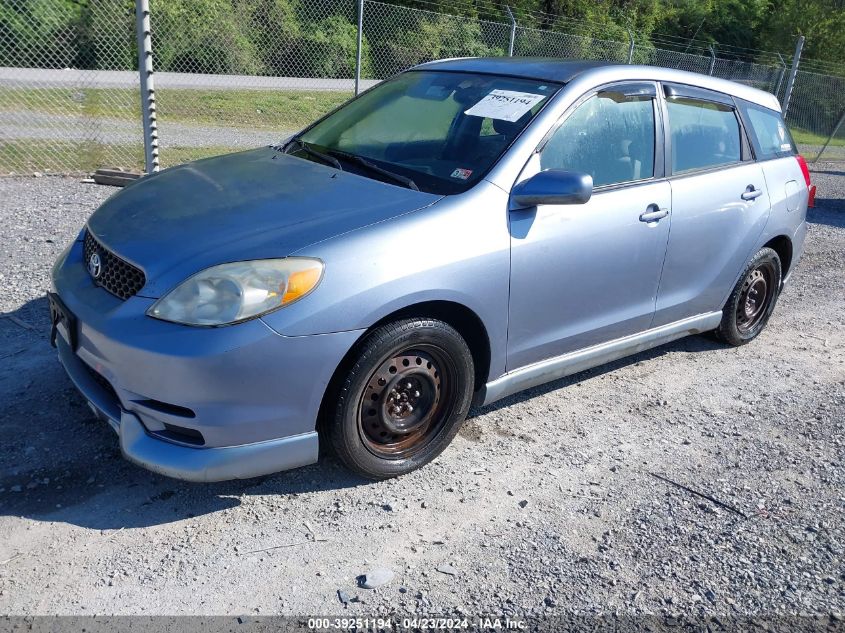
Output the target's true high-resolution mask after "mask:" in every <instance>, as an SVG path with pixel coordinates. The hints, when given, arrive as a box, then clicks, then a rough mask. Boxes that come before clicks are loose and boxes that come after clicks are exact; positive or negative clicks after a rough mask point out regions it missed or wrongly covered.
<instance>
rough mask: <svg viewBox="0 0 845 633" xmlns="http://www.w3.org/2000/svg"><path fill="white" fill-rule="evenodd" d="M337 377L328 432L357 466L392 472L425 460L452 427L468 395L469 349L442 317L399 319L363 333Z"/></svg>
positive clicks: (372, 472)
mask: <svg viewBox="0 0 845 633" xmlns="http://www.w3.org/2000/svg"><path fill="white" fill-rule="evenodd" d="M338 382H339V384H338V390H337V393H336V394H335V395H334V396H333V397H334V401H335V403H336V404H335V407H334V410H333V415H332V416H331V418H330V419H329V420H327V428H326V429H325V433H324V435H325V436H326V439H327V440H328V441H329V443H330V444H331V446H332V448H333V449H334V451H335V452H336V453H337V454H338V455H339V456H340V458H341V459H342V460H343V462H344V463H345V464H346V465H347V466H348V467H349V468H351V469H352V470H354V471H356V472H358V473H359V474H361V475H364V476H365V477H368V478H372V479H384V478H387V477H394V476H397V475H401V474H404V473H406V472H410V471H411V470H414V469H416V468H419V467H420V466H423V465H424V464H426V463H428V462H430V461H431V460H432V459H434V458H435V457H437V455H439V454H440V453H441V452H442V451H443V450H444V449H445V448H446V446H448V445H449V442H451V440H452V438H453V437H454V436H455V434H456V433H457V432H458V429H459V428H460V425H461V423H462V422H463V420H464V418H465V417H466V414H467V411H468V410H469V405H470V401H471V398H472V390H473V385H474V368H473V362H472V354H471V352H470V350H469V348H468V347H467V344H466V342H465V341H464V340H463V338H461V336H460V334H458V332H457V331H455V329H454V328H452V327H451V326H450V325H448V324H446V323H443V322H442V321H437V320H434V319H408V320H403V321H398V322H396V323H391V324H388V325H385V326H382V327H380V328H378V329H376V330H374V331H373V332H371V333H370V334H369V335H368V336H367V338H366V339H365V340H364V341H363V342H362V344H361V345H360V346H359V349H358V350H357V353H356V357H355V360H354V364H353V365H352V367H351V369H350V371H349V373H348V375H346V376H345V379H344V380H343V381H342V383H341V382H340V381H338Z"/></svg>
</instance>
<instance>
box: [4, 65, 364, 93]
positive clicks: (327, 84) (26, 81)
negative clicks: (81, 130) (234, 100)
mask: <svg viewBox="0 0 845 633" xmlns="http://www.w3.org/2000/svg"><path fill="white" fill-rule="evenodd" d="M377 83H378V81H377V80H374V79H364V80H362V81H361V87H362V89H366V88H369V87H371V86H374V85H375V84H377ZM0 86H5V87H9V88H61V87H65V88H135V87H137V86H138V74H137V73H136V72H134V71H123V70H76V69H72V68H67V69H42V68H4V67H0ZM155 86H156V88H194V89H202V90H232V89H233V88H238V89H242V90H349V91H352V90H354V88H355V80H354V79H352V78H350V79H316V78H309V77H257V76H253V75H204V74H193V73H163V72H162V73H158V72H157V73H155Z"/></svg>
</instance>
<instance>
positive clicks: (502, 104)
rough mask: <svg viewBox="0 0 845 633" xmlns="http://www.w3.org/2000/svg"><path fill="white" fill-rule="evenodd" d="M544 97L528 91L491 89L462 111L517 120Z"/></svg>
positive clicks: (503, 119) (502, 119)
mask: <svg viewBox="0 0 845 633" xmlns="http://www.w3.org/2000/svg"><path fill="white" fill-rule="evenodd" d="M545 98H546V95H536V94H532V93H530V92H515V91H513V90H493V91H492V92H491V93H490V94H488V95H487V96H486V97H484V98H483V99H482V100H481V101H479V102H478V103H476V104H475V105H474V106H472V107H471V108H470V109H469V110H467V111H466V112H464V114H466V115H467V116H482V117H487V118H490V119H498V120H500V121H510V122H511V123H513V122H514V121H519V119H520V117H521V116H522V115H523V114H525V113H526V112H528V111H529V110H530V109H531V108H533V107H534V106H535V105H537V104H538V103H539V102H540V101H542V100H543V99H545Z"/></svg>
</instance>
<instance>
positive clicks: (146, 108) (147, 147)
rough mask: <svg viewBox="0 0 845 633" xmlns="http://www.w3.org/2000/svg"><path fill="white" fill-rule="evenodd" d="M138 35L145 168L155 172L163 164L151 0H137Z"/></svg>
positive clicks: (136, 31) (136, 25)
mask: <svg viewBox="0 0 845 633" xmlns="http://www.w3.org/2000/svg"><path fill="white" fill-rule="evenodd" d="M135 34H136V37H137V38H138V77H139V79H140V82H141V120H142V123H143V125H144V171H146V172H147V173H148V174H151V173H153V172H156V171H158V170H159V163H158V125H157V124H156V94H155V86H154V84H153V43H152V37H151V31H150V2H149V0H135Z"/></svg>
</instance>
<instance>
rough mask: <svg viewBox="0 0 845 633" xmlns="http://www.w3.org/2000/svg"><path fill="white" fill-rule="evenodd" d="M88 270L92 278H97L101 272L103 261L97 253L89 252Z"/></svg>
mask: <svg viewBox="0 0 845 633" xmlns="http://www.w3.org/2000/svg"><path fill="white" fill-rule="evenodd" d="M88 272H89V273H91V276H92V277H93V278H94V279H99V278H100V275H101V274H102V272H103V262H102V261H101V260H100V255H99V253H91V257H89V258H88Z"/></svg>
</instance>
